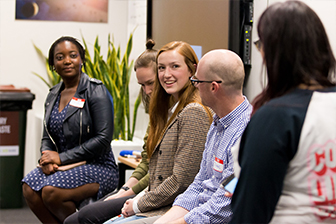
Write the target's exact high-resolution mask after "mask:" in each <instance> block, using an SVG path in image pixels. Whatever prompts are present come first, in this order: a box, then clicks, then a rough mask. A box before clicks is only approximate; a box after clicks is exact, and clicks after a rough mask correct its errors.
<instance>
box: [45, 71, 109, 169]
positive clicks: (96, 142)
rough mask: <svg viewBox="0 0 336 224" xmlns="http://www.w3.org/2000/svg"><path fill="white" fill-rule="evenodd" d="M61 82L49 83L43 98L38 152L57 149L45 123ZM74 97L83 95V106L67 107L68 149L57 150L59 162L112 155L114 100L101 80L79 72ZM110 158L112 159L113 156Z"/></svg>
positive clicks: (61, 85) (66, 133)
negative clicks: (50, 84)
mask: <svg viewBox="0 0 336 224" xmlns="http://www.w3.org/2000/svg"><path fill="white" fill-rule="evenodd" d="M63 86H64V84H63V82H61V83H59V84H57V85H55V86H54V87H52V88H51V89H50V92H49V94H48V96H47V99H46V101H45V117H44V121H43V124H44V128H43V138H42V144H41V152H42V151H44V150H53V151H57V152H59V151H58V150H59V149H58V147H57V145H56V144H55V142H54V140H53V139H52V137H51V136H50V134H49V131H48V128H47V127H48V126H47V124H48V121H49V116H50V113H51V111H52V108H53V106H54V104H55V101H56V99H57V96H58V94H59V93H60V91H61V90H62V88H63ZM74 97H76V98H79V99H85V102H84V106H83V108H77V107H74V106H70V105H69V108H68V110H67V113H66V116H65V118H64V123H63V131H64V135H65V138H66V148H67V151H65V152H59V156H60V160H61V163H62V164H69V163H73V162H77V161H83V160H86V161H87V162H90V161H94V160H96V159H97V158H98V157H101V156H103V155H106V156H108V155H111V153H109V152H108V151H107V150H111V141H112V137H113V100H112V97H111V95H110V93H109V92H108V91H107V89H106V87H105V86H104V85H103V84H102V82H101V81H99V80H97V79H93V78H90V77H89V76H88V75H86V74H85V73H82V74H81V78H80V81H79V84H78V87H77V91H76V93H75V96H74ZM103 157H104V156H103ZM112 157H113V154H112ZM109 159H112V160H113V162H114V158H109ZM103 160H104V159H103Z"/></svg>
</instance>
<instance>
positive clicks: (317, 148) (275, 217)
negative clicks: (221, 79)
mask: <svg viewBox="0 0 336 224" xmlns="http://www.w3.org/2000/svg"><path fill="white" fill-rule="evenodd" d="M258 34H259V38H260V43H261V49H260V50H261V53H262V56H263V59H264V63H265V65H266V69H267V77H268V84H267V86H266V88H265V89H264V90H263V92H262V93H261V94H260V95H259V96H258V97H257V98H256V99H255V100H254V115H253V116H252V118H251V121H250V123H249V125H248V126H247V128H246V130H245V133H244V135H243V137H242V140H241V145H240V149H239V164H240V166H241V172H240V177H239V181H238V185H237V188H236V190H235V192H234V194H233V201H232V209H233V218H232V220H231V223H269V222H271V223H335V222H336V214H335V211H336V202H335V201H336V197H335V195H336V188H335V187H334V186H336V178H335V177H336V160H335V158H336V87H335V75H336V74H335V70H336V68H335V67H336V62H335V57H334V55H333V53H332V50H331V47H330V44H329V40H328V37H327V34H326V32H325V29H324V27H323V25H322V22H321V21H320V19H319V17H318V16H317V15H316V13H315V12H314V11H313V10H312V9H311V8H309V7H308V6H307V5H306V4H304V3H302V2H300V1H287V2H284V3H276V4H273V5H271V6H270V7H269V8H268V9H266V11H265V12H264V13H263V14H262V15H261V17H260V20H259V23H258Z"/></svg>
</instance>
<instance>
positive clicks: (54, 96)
mask: <svg viewBox="0 0 336 224" xmlns="http://www.w3.org/2000/svg"><path fill="white" fill-rule="evenodd" d="M62 85H63V82H60V83H59V84H58V85H55V86H54V87H52V88H51V89H50V96H49V97H48V99H47V100H48V101H47V102H46V109H45V110H46V111H45V116H44V120H45V122H46V123H48V121H49V117H50V114H51V111H52V108H53V107H54V105H55V102H56V100H57V96H58V94H59V93H60V90H61V87H62Z"/></svg>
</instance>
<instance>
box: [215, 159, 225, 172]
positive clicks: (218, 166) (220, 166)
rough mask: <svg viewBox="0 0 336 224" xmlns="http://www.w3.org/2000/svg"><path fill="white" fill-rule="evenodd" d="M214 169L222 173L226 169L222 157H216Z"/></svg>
mask: <svg viewBox="0 0 336 224" xmlns="http://www.w3.org/2000/svg"><path fill="white" fill-rule="evenodd" d="M213 169H214V170H216V171H218V172H220V173H222V172H223V169H224V162H223V160H221V159H218V158H217V157H216V158H215V162H214V166H213Z"/></svg>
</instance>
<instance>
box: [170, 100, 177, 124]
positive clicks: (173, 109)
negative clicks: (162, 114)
mask: <svg viewBox="0 0 336 224" xmlns="http://www.w3.org/2000/svg"><path fill="white" fill-rule="evenodd" d="M179 102H180V101H178V102H176V103H175V105H174V106H172V107H171V108H170V109H169V111H168V120H169V119H170V117H171V116H172V115H173V113H174V112H175V110H176V108H177V105H178V104H179Z"/></svg>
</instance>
